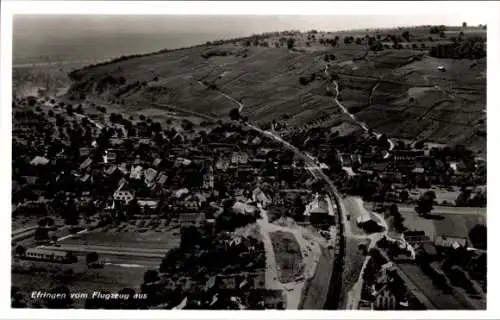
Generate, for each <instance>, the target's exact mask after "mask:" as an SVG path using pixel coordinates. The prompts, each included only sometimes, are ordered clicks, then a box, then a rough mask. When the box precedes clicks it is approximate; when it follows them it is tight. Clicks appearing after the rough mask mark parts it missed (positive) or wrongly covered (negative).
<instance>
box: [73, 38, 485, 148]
mask: <svg viewBox="0 0 500 320" xmlns="http://www.w3.org/2000/svg"><path fill="white" fill-rule="evenodd" d="M450 30H452V29H450ZM391 32H392V33H395V32H397V33H401V32H403V31H402V30H396V31H395V30H389V31H384V30H378V31H370V32H362V33H358V34H354V36H355V39H356V41H354V42H352V43H345V42H344V41H343V39H345V37H348V36H349V34H346V33H339V34H338V35H336V34H332V33H315V32H313V33H292V34H287V35H286V36H281V35H272V34H271V35H266V36H260V37H255V40H254V41H253V43H252V42H251V41H250V40H248V39H247V40H245V39H244V40H235V41H231V42H226V43H222V44H217V45H214V44H206V45H200V46H197V47H193V48H188V49H180V50H175V51H170V52H159V53H155V54H150V55H145V56H138V57H133V58H129V59H119V60H118V61H116V62H112V63H107V64H102V65H97V66H94V67H88V68H84V69H81V70H77V71H75V72H73V73H71V75H70V76H71V78H72V80H73V86H72V88H71V89H70V91H69V92H68V96H73V98H75V97H76V99H78V97H80V96H81V94H82V93H83V94H85V96H86V97H87V99H94V98H99V101H102V102H103V103H106V102H114V103H118V104H121V105H123V108H126V106H135V108H137V107H139V108H142V107H143V108H145V109H146V108H148V107H150V106H151V105H152V104H156V106H157V107H158V104H159V105H162V104H164V105H172V106H176V107H179V108H186V109H190V110H193V111H197V112H202V113H206V114H211V115H216V116H221V117H227V115H228V113H229V111H230V109H232V108H234V107H235V105H234V103H232V102H231V101H229V100H228V99H227V98H225V97H224V96H222V95H221V94H220V92H223V93H226V94H228V95H230V96H231V97H233V98H235V99H237V100H240V101H241V102H243V104H244V105H245V108H244V109H243V115H244V116H248V118H249V119H250V120H251V121H256V122H259V123H268V122H271V121H272V120H275V119H276V120H280V119H285V120H286V121H287V124H288V125H289V126H303V125H304V124H308V123H309V124H310V123H313V122H315V120H318V118H319V117H323V118H324V115H325V114H327V115H329V120H331V121H336V120H339V119H340V120H343V121H349V120H348V119H347V117H345V116H344V115H343V114H342V112H341V110H340V109H339V108H338V106H336V105H335V104H334V103H333V101H332V99H331V98H330V97H328V95H327V86H326V84H327V81H325V79H323V75H324V73H323V70H324V68H325V65H326V63H327V62H326V61H325V60H326V57H325V55H328V56H329V59H334V60H330V62H329V64H330V69H329V70H330V72H331V73H332V74H334V75H335V76H337V77H338V80H339V81H338V82H339V84H340V95H341V101H342V103H343V104H344V105H345V106H346V107H347V108H348V109H349V111H350V112H351V113H354V114H356V116H357V118H358V119H361V120H362V121H364V122H366V123H367V124H368V126H369V127H371V128H372V129H375V130H377V131H381V132H384V133H387V134H389V135H390V136H392V137H396V138H397V137H399V138H407V139H419V140H422V139H429V140H431V141H435V142H444V143H462V144H465V145H467V146H469V147H471V148H473V149H475V150H477V151H484V149H485V145H486V123H485V122H486V112H485V110H486V76H485V75H486V58H481V59H476V60H471V59H463V60H453V59H438V58H433V57H430V56H429V54H428V53H429V46H433V45H436V44H449V43H453V42H452V40H450V39H449V38H448V37H450V35H449V33H450V32H453V30H452V31H447V34H445V35H442V37H440V38H439V39H437V40H432V42H431V43H429V42H428V41H429V40H428V39H430V37H429V30H428V28H427V29H425V28H421V29H409V32H410V35H411V36H410V37H409V39H408V40H407V42H403V44H404V45H402V44H401V43H399V45H398V46H396V47H397V48H393V47H394V46H390V45H388V44H385V43H386V42H384V41H383V40H384V37H385V38H387V37H388V36H387V34H390V33H391ZM478 32H479V31H478ZM365 33H367V34H366V35H365ZM457 34H458V32H457ZM312 35H313V36H314V37H312ZM339 35H340V37H339ZM465 36H467V34H466V35H465ZM484 36H485V33H484ZM335 37H338V38H337V41H336V43H335V44H334V45H331V42H332V41H333V40H334V39H335ZM370 37H372V39H379V40H374V41H378V42H377V43H380V45H381V46H382V44H384V45H383V47H382V50H377V51H373V50H370V45H369V43H370V42H373V41H371V40H369V39H370ZM434 37H437V36H435V35H434ZM290 38H293V39H294V40H295V42H294V44H293V48H291V49H290V48H289V47H290V46H288V45H287V42H288V40H287V39H290ZM358 38H359V40H358ZM325 41H326V42H327V43H326V44H325ZM417 44H418V45H417ZM439 66H443V67H445V68H446V72H442V71H439V70H438V67H439ZM301 77H302V78H303V79H302V80H301V79H300V78H301ZM82 97H83V96H82ZM336 122H337V124H338V121H336Z"/></svg>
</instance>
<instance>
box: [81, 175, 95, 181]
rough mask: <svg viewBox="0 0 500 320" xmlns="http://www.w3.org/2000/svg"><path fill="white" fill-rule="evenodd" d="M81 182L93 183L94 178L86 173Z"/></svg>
mask: <svg viewBox="0 0 500 320" xmlns="http://www.w3.org/2000/svg"><path fill="white" fill-rule="evenodd" d="M80 181H81V182H92V176H91V175H90V174H88V173H86V174H85V175H84V176H83V177H81V178H80Z"/></svg>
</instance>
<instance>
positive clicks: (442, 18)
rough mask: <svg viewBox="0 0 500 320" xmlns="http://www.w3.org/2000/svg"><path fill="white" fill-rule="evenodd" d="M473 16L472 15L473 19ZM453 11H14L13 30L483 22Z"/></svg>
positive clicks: (252, 29) (62, 32)
mask: <svg viewBox="0 0 500 320" xmlns="http://www.w3.org/2000/svg"><path fill="white" fill-rule="evenodd" d="M474 20H476V21H474ZM477 20H478V19H477V18H475V19H473V20H471V19H470V17H469V19H468V18H467V17H464V16H457V15H448V16H446V15H425V16H411V15H394V16H381V15H358V16H350V15H338V16H335V15H329V16H326V15H323V16H320V15H313V16H299V15H297V16H290V15H289V16H279V15H276V16H274V15H273V16H241V15H223V16H221V15H219V16H207V15H205V16H203V15H198V16H196V15H190V16H187V15H142V16H137V15H134V16H131V15H115V16H112V15H60V16H57V15H23V16H21V15H17V16H15V17H14V36H15V37H16V36H18V34H25V35H27V34H29V35H31V36H47V34H48V33H51V34H52V35H57V36H61V37H63V36H74V35H81V34H85V33H95V32H101V33H115V34H150V33H161V32H176V33H182V32H185V33H221V34H228V33H234V34H242V35H246V34H248V35H250V34H253V33H262V32H267V31H281V30H291V29H295V30H296V29H298V30H303V31H306V30H311V29H318V30H325V31H338V30H346V29H365V28H384V27H395V26H411V25H425V24H445V25H461V24H462V22H463V21H467V22H468V24H470V25H477V24H479V23H483V24H484V23H485V21H477Z"/></svg>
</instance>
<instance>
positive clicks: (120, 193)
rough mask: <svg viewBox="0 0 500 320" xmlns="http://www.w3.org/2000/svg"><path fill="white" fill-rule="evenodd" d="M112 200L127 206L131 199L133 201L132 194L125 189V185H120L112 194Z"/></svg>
mask: <svg viewBox="0 0 500 320" xmlns="http://www.w3.org/2000/svg"><path fill="white" fill-rule="evenodd" d="M113 199H114V200H115V201H122V202H124V203H125V204H128V203H129V202H130V201H131V200H132V199H134V192H133V191H131V190H128V189H126V188H125V184H121V185H120V186H119V187H118V189H117V190H116V191H115V193H114V194H113Z"/></svg>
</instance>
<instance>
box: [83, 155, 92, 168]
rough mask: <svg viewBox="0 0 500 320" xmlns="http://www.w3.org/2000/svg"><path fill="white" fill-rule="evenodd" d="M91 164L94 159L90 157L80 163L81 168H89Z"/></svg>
mask: <svg viewBox="0 0 500 320" xmlns="http://www.w3.org/2000/svg"><path fill="white" fill-rule="evenodd" d="M91 164H92V159H90V158H87V159H85V161H83V162H82V164H80V170H85V169H87V168H88V167H89V166H90V165H91Z"/></svg>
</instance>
